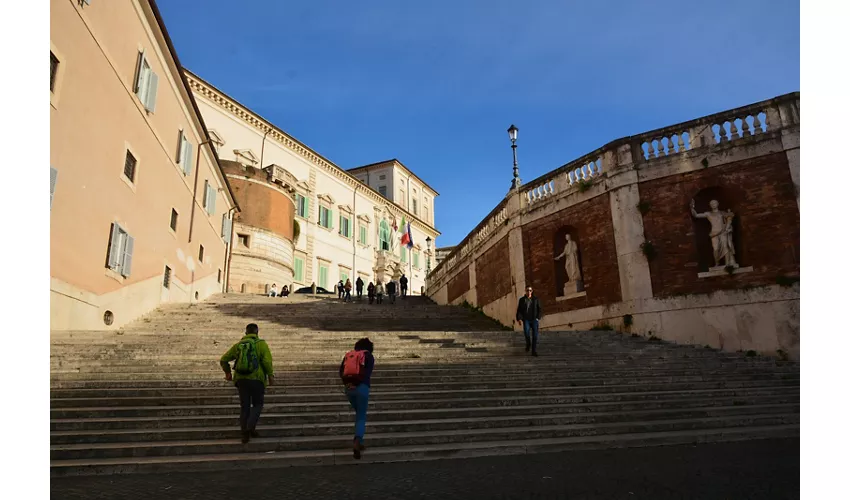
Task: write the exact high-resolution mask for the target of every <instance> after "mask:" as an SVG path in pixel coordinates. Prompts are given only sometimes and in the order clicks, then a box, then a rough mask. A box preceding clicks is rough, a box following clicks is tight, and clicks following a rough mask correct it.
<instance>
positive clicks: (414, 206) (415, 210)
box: [413, 198, 419, 215]
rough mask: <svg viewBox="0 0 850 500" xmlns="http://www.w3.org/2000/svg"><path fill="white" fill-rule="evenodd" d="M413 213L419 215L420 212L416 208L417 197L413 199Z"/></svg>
mask: <svg viewBox="0 0 850 500" xmlns="http://www.w3.org/2000/svg"><path fill="white" fill-rule="evenodd" d="M413 215H419V212H418V211H417V209H416V199H415V198H414V199H413Z"/></svg>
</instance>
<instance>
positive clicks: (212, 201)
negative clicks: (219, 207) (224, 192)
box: [209, 185, 218, 215]
mask: <svg viewBox="0 0 850 500" xmlns="http://www.w3.org/2000/svg"><path fill="white" fill-rule="evenodd" d="M217 193H218V190H216V188H215V187H213V186H212V185H210V210H209V214H210V215H215V195H216V194H217Z"/></svg>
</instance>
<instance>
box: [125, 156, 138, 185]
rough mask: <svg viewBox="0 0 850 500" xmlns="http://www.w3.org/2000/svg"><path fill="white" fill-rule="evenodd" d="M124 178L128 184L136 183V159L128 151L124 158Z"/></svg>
mask: <svg viewBox="0 0 850 500" xmlns="http://www.w3.org/2000/svg"><path fill="white" fill-rule="evenodd" d="M124 177H126V178H127V180H128V181H130V182H133V183H135V182H136V157H135V156H133V153H131V152H129V151H127V156H125V157H124Z"/></svg>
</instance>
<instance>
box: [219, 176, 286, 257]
mask: <svg viewBox="0 0 850 500" xmlns="http://www.w3.org/2000/svg"><path fill="white" fill-rule="evenodd" d="M221 163H222V169H223V170H224V172H225V174H226V175H227V179H228V182H229V183H230V187H231V188H232V189H233V196H234V198H236V202H237V203H239V208H240V212H238V213H236V215H235V217H236V220H238V221H239V222H241V223H242V224H246V225H248V226H254V227H258V228H261V229H265V230H268V231H271V232H273V233H275V234H278V235H280V236H283V237H284V238H286V239H288V240H290V241H292V239H293V236H294V234H293V221H294V220H295V204H294V203H293V202H292V200H291V199H290V198H289V197H288V196H286V195H285V194H283V193H281V192H280V191H278V190H277V187H276V186H274V185H273V184H271V183H269V182H268V180H267V174H266V173H265V172H264V171H263V170H260V169H254V168H252V169H245V168H243V167H242V166H241V165H239V164H238V163H236V162H232V161H226V160H222V162H221ZM273 186H274V187H273Z"/></svg>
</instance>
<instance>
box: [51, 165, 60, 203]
mask: <svg viewBox="0 0 850 500" xmlns="http://www.w3.org/2000/svg"><path fill="white" fill-rule="evenodd" d="M58 175H59V171H58V170H56V169H55V168H53V167H50V208H53V193H54V192H55V191H56V177H57V176H58Z"/></svg>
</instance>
